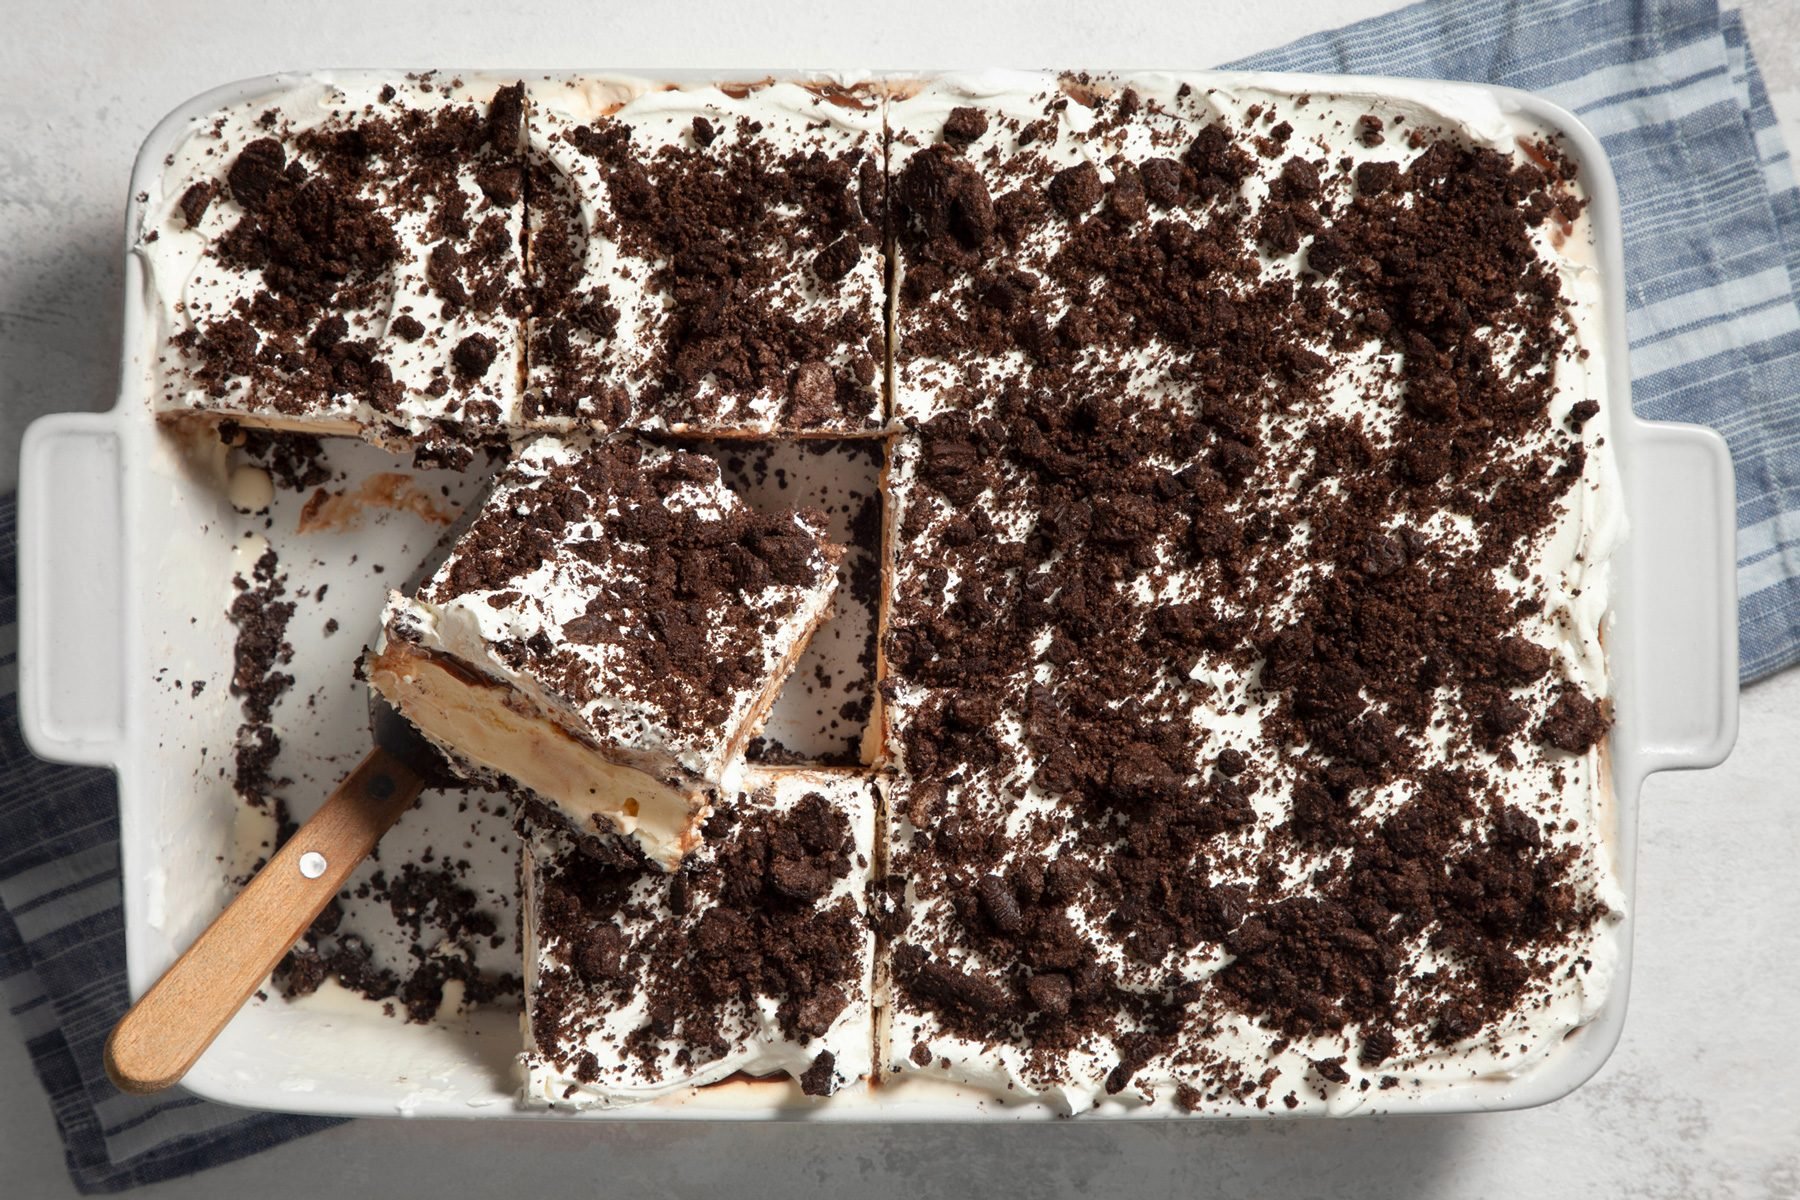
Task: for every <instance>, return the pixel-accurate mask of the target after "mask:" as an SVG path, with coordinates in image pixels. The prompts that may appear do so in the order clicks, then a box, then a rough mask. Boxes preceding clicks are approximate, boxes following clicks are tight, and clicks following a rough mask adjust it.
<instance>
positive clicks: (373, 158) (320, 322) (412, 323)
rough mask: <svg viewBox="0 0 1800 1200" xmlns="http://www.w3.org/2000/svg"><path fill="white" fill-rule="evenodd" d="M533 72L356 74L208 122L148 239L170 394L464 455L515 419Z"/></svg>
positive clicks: (223, 414) (169, 404)
mask: <svg viewBox="0 0 1800 1200" xmlns="http://www.w3.org/2000/svg"><path fill="white" fill-rule="evenodd" d="M523 136H524V88H523V86H522V85H520V84H503V83H501V82H497V81H494V80H472V81H464V80H462V79H451V78H449V77H447V76H441V75H420V76H408V77H405V78H398V79H395V80H393V81H392V82H382V81H380V80H378V79H376V78H373V77H363V76H357V75H350V76H346V77H345V78H344V79H343V81H342V82H330V81H314V82H308V83H306V84H304V85H302V86H300V87H297V88H294V89H292V90H289V91H286V92H283V93H281V94H279V95H277V96H272V97H271V96H264V97H258V98H255V99H252V100H248V101H244V102H241V103H239V104H237V105H235V106H233V107H231V108H229V109H225V110H222V111H220V112H218V113H215V114H213V115H211V116H209V117H206V118H201V119H197V120H196V121H195V123H194V127H193V129H192V130H191V132H190V133H189V134H188V136H187V138H186V139H185V140H184V141H183V142H182V144H181V146H180V148H179V149H178V150H177V151H176V153H175V155H174V156H173V157H172V158H171V161H170V163H169V165H168V168H167V171H166V172H165V174H164V181H163V193H162V194H161V195H159V196H156V197H153V198H148V200H149V202H148V205H147V209H146V212H147V215H146V217H145V220H144V225H143V228H142V229H141V231H140V234H139V238H138V241H137V244H136V247H135V251H136V253H137V255H138V256H139V258H140V260H141V261H142V262H143V263H144V265H145V267H146V274H147V276H148V285H149V292H150V297H151V304H152V307H153V311H154V313H155V315H156V319H157V334H158V349H157V358H156V367H155V371H156V376H157V386H156V393H155V395H156V400H155V403H156V406H157V408H158V410H159V411H161V412H163V413H165V414H170V415H174V414H184V413H198V414H203V415H205V416H208V417H211V418H215V419H225V418H229V419H231V420H234V421H236V422H238V423H240V424H243V425H252V426H260V427H266V428H271V429H279V430H296V431H300V432H304V433H331V434H352V435H362V436H366V437H368V438H370V439H372V440H374V441H377V442H380V443H382V444H384V445H387V446H389V447H390V448H394V449H402V450H414V449H422V450H424V451H425V452H426V453H427V455H429V456H431V457H435V458H439V459H444V460H448V461H451V462H453V463H460V462H466V461H467V460H468V457H469V453H470V451H469V444H470V443H472V442H480V441H484V440H493V439H495V438H498V437H501V436H503V435H504V433H505V431H506V430H508V429H509V428H511V427H512V426H513V425H515V424H516V423H517V420H518V408H519V401H520V397H521V387H520V384H521V378H522V375H521V373H522V369H523V362H524V359H523V346H522V337H521V334H520V330H521V321H522V318H523V313H524V256H523V248H522V245H521V235H522V232H523V227H524V213H525V191H524V175H523V155H522V149H523Z"/></svg>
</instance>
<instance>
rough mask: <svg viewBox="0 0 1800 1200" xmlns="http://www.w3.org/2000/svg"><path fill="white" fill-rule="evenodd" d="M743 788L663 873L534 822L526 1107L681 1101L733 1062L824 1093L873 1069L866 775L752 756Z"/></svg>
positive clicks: (870, 793) (528, 856)
mask: <svg viewBox="0 0 1800 1200" xmlns="http://www.w3.org/2000/svg"><path fill="white" fill-rule="evenodd" d="M743 789H744V790H743V794H741V795H740V796H739V797H737V799H736V800H735V801H734V803H733V804H732V806H731V809H730V812H731V819H730V820H729V821H728V822H723V823H721V822H720V819H719V818H717V817H715V818H714V823H716V824H721V826H722V827H720V828H717V829H714V828H712V827H711V826H710V825H709V828H708V833H707V839H706V842H705V844H704V845H703V846H702V848H701V849H700V850H699V851H697V852H696V853H695V855H694V856H693V857H692V858H691V859H690V860H689V861H688V863H687V864H686V865H684V866H683V868H682V869H681V871H680V873H679V874H678V875H676V876H673V877H671V876H667V875H663V874H661V873H659V872H654V871H649V872H644V871H636V872H634V871H633V870H632V869H631V868H629V867H627V866H613V865H608V864H607V863H605V862H603V861H602V860H599V859H595V858H593V857H590V854H589V851H588V850H584V849H582V848H581V847H580V846H579V844H578V843H577V842H576V841H574V840H572V839H571V838H570V837H569V835H568V833H567V831H566V829H565V828H564V827H563V826H561V825H560V824H552V825H550V826H547V827H534V828H530V829H528V831H527V840H526V851H525V870H524V879H525V895H526V899H525V963H526V996H527V1017H526V1026H527V1031H528V1039H527V1041H528V1045H529V1046H530V1049H529V1050H528V1052H527V1053H526V1054H525V1055H524V1056H523V1059H522V1061H523V1065H524V1071H525V1075H526V1082H525V1100H526V1103H527V1104H528V1105H550V1106H555V1107H570V1108H595V1107H604V1108H610V1107H619V1106H624V1105H631V1104H639V1103H643V1102H646V1101H651V1100H657V1099H663V1098H668V1099H676V1098H679V1097H681V1096H687V1095H692V1094H693V1093H694V1092H695V1089H700V1088H704V1087H706V1086H708V1085H710V1084H716V1083H720V1082H722V1081H724V1080H727V1079H729V1078H732V1077H734V1076H740V1077H741V1076H749V1077H752V1078H755V1079H759V1080H767V1079H768V1077H771V1076H786V1077H790V1078H791V1079H792V1080H794V1081H799V1083H800V1085H801V1088H802V1089H803V1090H804V1092H805V1093H806V1094H808V1095H814V1096H825V1095H830V1094H832V1093H834V1092H836V1091H838V1090H840V1089H842V1088H844V1087H847V1086H850V1085H852V1084H854V1083H856V1082H857V1081H860V1080H863V1079H865V1078H867V1077H868V1076H869V1075H870V1073H871V1070H872V1057H871V1052H872V1048H873V1044H874V1030H873V1018H872V1009H871V1006H870V997H871V993H872V970H873V963H874V938H873V934H872V933H871V931H870V927H869V925H868V922H867V919H866V911H865V903H866V901H865V896H866V894H867V889H868V884H869V878H870V866H871V863H872V862H873V858H874V852H875V851H874V843H875V808H876V797H875V784H874V782H873V781H872V780H871V779H869V778H868V777H866V776H859V775H856V774H852V773H848V772H828V771H806V770H793V769H764V768H757V769H753V770H751V771H750V772H748V773H747V774H746V776H745V778H744V781H743ZM765 871H766V874H764V872H765ZM675 888H679V889H680V897H681V898H680V901H679V903H678V904H677V903H676V902H675V901H674V900H673V899H672V896H673V894H674V892H673V890H672V889H675ZM767 1086H777V1085H776V1084H775V1083H774V1082H773V1081H770V1082H769V1083H768V1085H767ZM790 1086H791V1085H790Z"/></svg>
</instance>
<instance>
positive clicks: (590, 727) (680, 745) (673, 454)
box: [368, 437, 841, 868]
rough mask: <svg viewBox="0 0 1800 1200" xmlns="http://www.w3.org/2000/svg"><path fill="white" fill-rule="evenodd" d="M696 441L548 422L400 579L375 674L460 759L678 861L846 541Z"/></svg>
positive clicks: (797, 649)
mask: <svg viewBox="0 0 1800 1200" xmlns="http://www.w3.org/2000/svg"><path fill="white" fill-rule="evenodd" d="M822 525H823V518H821V517H819V516H817V515H816V514H810V513H806V512H800V513H795V512H779V513H757V512H755V511H753V510H751V509H750V508H749V507H748V506H747V505H745V504H744V503H743V501H741V500H739V499H738V498H737V496H736V495H734V494H733V493H732V492H731V491H730V490H729V489H728V488H726V487H725V486H724V484H723V483H721V481H720V478H719V468H718V465H717V464H716V463H715V462H713V461H712V460H711V459H709V458H706V457H705V456H703V455H699V454H694V453H690V452H687V451H682V450H671V449H667V448H664V447H660V446H655V445H651V444H649V443H646V442H642V441H639V440H637V439H634V438H630V437H617V438H613V439H611V440H605V441H596V440H592V439H588V438H571V439H561V438H554V437H545V438H540V439H538V440H537V441H534V442H532V443H530V444H528V445H527V446H526V447H525V448H524V449H523V450H522V451H520V452H519V454H518V455H517V456H516V457H515V458H514V459H513V461H512V462H511V463H510V464H508V466H507V467H506V468H505V469H504V470H503V471H502V472H501V473H500V475H499V477H498V478H497V479H496V481H495V483H494V486H493V489H492V492H491V493H490V495H489V496H488V498H487V500H486V502H485V503H484V505H483V507H482V509H481V511H480V513H479V514H478V515H477V516H476V517H475V519H474V521H473V523H472V525H471V526H470V527H469V529H468V530H467V532H466V533H464V534H463V535H462V536H461V538H460V539H459V540H458V541H457V542H456V544H455V546H454V547H453V548H452V550H451V552H450V555H449V557H448V559H447V560H446V561H445V562H444V564H443V565H442V566H441V567H440V568H439V569H438V570H437V571H436V572H435V573H434V574H433V575H432V576H431V578H430V580H429V581H427V582H426V584H425V585H424V586H423V587H421V588H420V589H419V591H418V593H417V595H415V596H412V597H406V596H402V595H400V594H398V593H395V594H394V595H393V596H392V598H391V600H390V602H389V605H388V610H387V618H386V640H385V644H384V646H383V647H382V649H381V650H380V652H379V653H378V654H376V655H375V656H374V657H373V658H372V659H371V660H370V662H369V664H368V674H369V681H370V683H371V684H372V685H373V686H374V687H375V688H376V689H377V690H378V691H379V692H381V693H382V695H384V696H386V697H387V698H388V700H389V701H391V702H392V703H393V704H394V705H395V707H397V708H398V709H399V710H400V711H401V713H403V714H404V715H405V716H406V717H407V718H408V719H410V720H411V721H412V722H413V723H414V724H415V725H417V726H419V728H420V729H422V730H423V731H424V732H425V733H426V734H427V735H428V736H430V737H431V738H432V739H433V740H435V741H437V742H439V743H440V744H442V745H443V746H444V747H445V748H446V749H448V750H449V751H450V752H451V753H452V754H453V755H454V756H455V757H456V758H458V759H460V760H463V761H465V762H467V763H471V764H473V765H474V766H475V767H477V768H480V769H483V770H487V771H493V772H498V773H500V774H502V775H505V776H509V777H511V778H512V779H513V780H516V781H517V782H518V783H520V784H521V785H523V786H525V787H526V788H528V789H530V790H532V791H534V792H536V793H537V794H538V795H539V796H541V797H542V798H543V799H544V800H545V802H547V803H548V804H551V805H553V806H555V807H556V808H558V809H559V810H561V811H562V812H563V814H564V816H565V817H566V818H567V819H568V820H569V821H570V822H571V823H572V824H573V825H574V826H575V827H576V828H577V829H579V830H582V831H587V832H607V833H611V832H615V831H616V832H618V833H622V834H626V835H628V836H630V837H631V838H633V839H635V840H636V842H637V843H638V846H639V847H640V848H641V850H642V852H643V853H644V854H645V855H647V856H648V857H649V858H650V859H651V860H652V861H653V862H655V863H656V864H658V865H659V866H662V867H664V868H670V867H673V866H674V865H675V864H676V863H678V862H679V861H680V859H681V857H682V855H684V854H685V853H687V852H688V851H689V850H691V849H693V848H694V847H695V846H696V845H697V844H698V842H699V837H700V834H699V825H700V822H701V821H702V820H703V819H704V818H705V817H706V814H707V812H708V811H709V810H710V808H711V807H712V805H713V802H714V800H715V798H716V796H717V795H718V793H719V792H720V791H724V792H727V793H729V792H732V791H734V790H735V789H736V787H737V780H736V777H737V774H738V772H739V771H740V770H741V767H742V763H743V753H744V747H745V744H746V743H747V742H748V741H749V739H750V738H751V737H752V736H753V735H754V734H755V732H756V730H757V728H758V727H759V726H760V724H761V723H762V719H763V717H764V715H765V714H766V713H767V711H768V708H769V705H770V704H771V703H772V702H773V700H774V697H775V693H776V691H777V690H778V689H779V687H780V685H781V682H782V680H784V679H785V678H786V677H787V675H788V673H789V672H790V671H791V670H792V669H793V666H794V663H795V662H796V661H797V660H798V658H799V656H800V653H801V651H802V650H803V649H804V648H805V646H806V642H807V639H808V638H809V637H810V636H811V634H812V631H813V630H814V629H815V628H816V627H817V626H818V624H819V623H820V621H822V620H823V619H824V618H825V616H826V613H827V610H828V609H829V606H830V603H831V595H832V592H833V591H834V590H835V589H836V586H837V576H836V565H837V561H838V558H839V557H840V555H841V550H840V548H839V547H837V546H834V545H831V544H830V543H829V542H827V541H826V540H825V538H824V536H823V534H822V533H821V529H822Z"/></svg>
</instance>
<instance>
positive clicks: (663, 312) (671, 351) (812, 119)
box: [526, 77, 886, 437]
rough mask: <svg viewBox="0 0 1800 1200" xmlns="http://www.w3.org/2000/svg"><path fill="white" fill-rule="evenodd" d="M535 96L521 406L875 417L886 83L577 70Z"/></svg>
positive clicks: (605, 420) (656, 421)
mask: <svg viewBox="0 0 1800 1200" xmlns="http://www.w3.org/2000/svg"><path fill="white" fill-rule="evenodd" d="M532 101H533V102H532V106H531V113H530V117H529V122H528V124H529V130H530V134H529V140H530V172H531V173H530V203H529V209H530V229H531V247H532V250H531V261H532V313H531V319H530V329H529V338H530V344H531V352H530V360H531V369H530V377H529V386H528V390H527V396H526V408H527V412H528V414H529V415H531V416H532V417H533V418H534V419H540V420H546V421H553V420H566V421H570V422H575V423H578V424H581V425H583V426H584V427H597V428H619V427H623V426H637V427H642V428H654V429H666V430H673V431H676V432H692V433H697V434H701V435H704V436H714V437H717V436H732V435H745V434H771V433H773V434H781V435H784V436H785V435H807V434H830V435H841V434H846V433H867V432H870V431H873V430H878V429H879V428H880V427H881V425H882V421H883V412H882V398H881V384H880V380H879V378H878V375H879V371H880V367H881V364H882V361H883V358H884V356H885V353H886V351H885V337H884V333H885V331H884V321H885V316H884V314H885V308H886V281H885V278H884V256H883V245H882V231H881V215H880V203H881V192H882V186H883V163H882V158H883V154H882V136H883V133H882V118H881V106H880V103H879V97H878V96H876V95H874V94H873V93H872V92H870V91H869V90H867V89H846V88H842V87H838V86H835V85H824V84H804V83H794V82H775V81H763V82H759V83H754V84H743V85H733V84H722V85H719V86H714V87H674V86H664V85H658V84H654V83H652V82H650V81H647V80H633V79H604V78H592V77H586V78H582V77H577V78H572V79H568V80H563V81H554V80H553V81H546V82H544V83H542V84H540V85H538V86H536V87H534V89H533V96H532Z"/></svg>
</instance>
